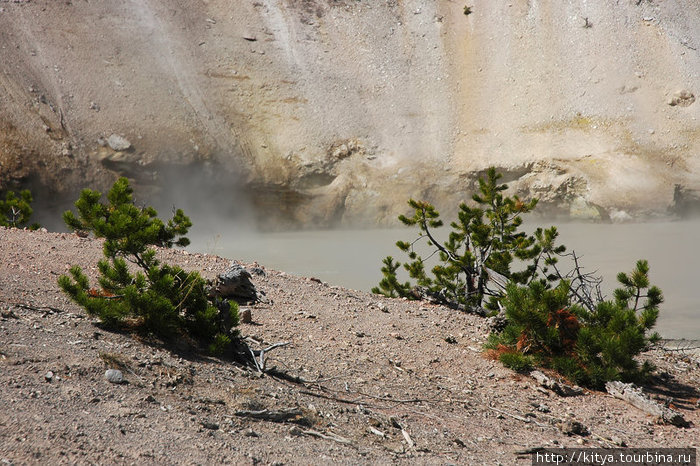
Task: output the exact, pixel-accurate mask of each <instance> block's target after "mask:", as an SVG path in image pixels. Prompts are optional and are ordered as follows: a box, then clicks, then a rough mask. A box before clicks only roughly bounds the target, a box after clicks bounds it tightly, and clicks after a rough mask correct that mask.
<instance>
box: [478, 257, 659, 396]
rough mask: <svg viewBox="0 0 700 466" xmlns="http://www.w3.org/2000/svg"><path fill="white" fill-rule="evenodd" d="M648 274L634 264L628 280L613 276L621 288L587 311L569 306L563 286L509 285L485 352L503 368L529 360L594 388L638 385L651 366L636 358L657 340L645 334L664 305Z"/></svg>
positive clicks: (567, 290)
mask: <svg viewBox="0 0 700 466" xmlns="http://www.w3.org/2000/svg"><path fill="white" fill-rule="evenodd" d="M648 274H649V265H648V263H647V262H646V261H638V262H637V265H636V268H635V270H634V271H633V272H632V273H631V274H625V273H620V274H619V275H618V277H617V278H618V281H619V282H620V283H621V285H622V287H620V288H618V289H617V290H615V299H614V300H608V301H600V302H598V303H597V305H596V306H595V307H594V308H592V309H588V308H586V307H585V306H583V305H580V304H576V303H572V298H573V297H572V294H571V288H570V282H569V281H568V280H562V281H560V282H559V285H558V286H557V287H555V288H549V287H547V286H546V284H545V282H543V281H541V280H537V281H533V282H531V283H530V284H529V285H528V286H519V285H517V284H515V283H511V284H509V285H508V286H507V288H506V295H505V297H504V298H503V300H502V301H501V303H502V305H503V307H504V308H505V311H506V316H507V318H508V324H507V326H506V327H505V329H504V330H503V332H501V333H500V334H491V336H490V337H489V341H488V342H487V344H486V345H485V346H486V348H489V349H491V350H492V351H495V352H496V353H498V355H499V359H500V360H501V362H503V364H504V365H507V366H508V367H513V365H517V366H518V367H522V365H523V361H525V360H529V361H531V362H532V363H534V364H536V365H540V366H544V367H549V368H553V369H555V370H557V371H558V372H560V373H562V374H563V375H565V376H567V377H569V378H570V379H571V380H573V381H575V382H576V383H579V384H581V385H586V386H590V387H593V388H602V387H604V386H605V383H606V382H608V381H611V380H623V381H626V382H631V381H640V380H643V379H644V377H645V376H646V375H647V374H648V373H649V372H650V371H651V370H652V368H653V366H651V364H649V363H648V362H645V363H644V364H642V365H641V367H640V365H639V363H638V362H637V360H636V359H635V358H636V357H637V356H638V355H639V354H640V353H641V352H642V351H644V350H646V349H647V348H648V347H649V345H650V344H651V343H653V342H655V341H657V340H658V339H659V335H658V334H657V333H651V334H650V333H649V332H650V331H651V329H652V327H653V326H654V325H655V324H656V319H657V317H658V314H659V308H658V306H659V304H661V302H662V301H663V297H662V294H661V290H659V289H658V288H657V287H655V286H650V284H649V275H648ZM514 353H517V355H518V356H514V355H513V354H514ZM513 368H514V369H515V367H513Z"/></svg>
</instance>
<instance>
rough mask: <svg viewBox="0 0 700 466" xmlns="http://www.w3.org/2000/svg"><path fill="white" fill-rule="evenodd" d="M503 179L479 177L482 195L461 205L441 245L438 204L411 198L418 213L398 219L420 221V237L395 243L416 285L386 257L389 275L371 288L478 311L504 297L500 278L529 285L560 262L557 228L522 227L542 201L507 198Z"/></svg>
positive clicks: (491, 174)
mask: <svg viewBox="0 0 700 466" xmlns="http://www.w3.org/2000/svg"><path fill="white" fill-rule="evenodd" d="M501 177H502V175H500V174H498V173H497V172H496V170H495V169H494V168H490V169H489V170H488V172H487V174H486V178H485V179H484V178H480V179H479V194H475V195H474V196H473V197H472V199H473V200H474V202H475V203H476V206H475V207H470V206H468V205H467V204H466V203H462V204H461V205H460V206H459V214H458V220H457V221H455V222H452V223H451V227H452V231H451V232H450V234H449V237H448V240H447V241H445V242H442V243H441V242H440V241H439V240H438V239H437V238H436V237H435V236H434V233H433V231H434V230H435V229H437V228H439V227H441V226H442V225H443V222H442V220H440V214H439V213H438V211H437V210H436V209H435V207H434V206H433V205H432V204H430V203H428V202H424V201H416V200H413V199H411V200H409V202H408V203H409V205H410V206H411V208H413V210H414V214H413V216H412V217H410V218H409V217H406V216H404V215H401V216H399V220H400V221H401V222H402V223H403V224H404V225H407V226H414V225H417V226H418V228H419V232H418V237H417V238H415V239H414V240H412V241H410V242H409V241H398V242H397V243H396V245H397V247H398V248H399V249H401V251H403V252H405V253H406V254H407V255H408V258H409V259H410V261H411V262H408V263H405V264H403V267H404V268H405V269H406V270H407V271H408V274H409V276H410V278H412V279H414V280H415V282H416V285H415V286H412V285H411V284H410V283H409V282H403V283H402V282H400V281H399V279H398V277H397V271H398V270H399V268H400V267H401V265H402V264H401V263H400V262H394V259H393V258H392V257H391V256H389V257H387V258H385V259H384V267H383V268H382V273H383V274H384V278H383V279H382V281H381V282H380V283H379V286H378V287H375V288H374V289H373V290H372V291H373V292H374V293H379V294H384V295H386V296H390V297H397V296H401V297H407V298H414V299H415V298H420V297H429V298H430V299H433V300H435V301H438V302H441V303H444V304H447V305H449V306H451V307H455V308H458V309H463V310H468V311H479V309H480V307H481V305H482V303H483V301H484V299H485V298H489V299H491V298H500V297H502V296H503V287H502V286H499V285H498V281H499V280H500V281H508V280H510V281H512V282H514V283H520V284H526V283H529V282H531V281H532V280H533V279H534V278H535V276H536V275H537V273H538V272H540V271H542V272H545V273H546V272H547V269H546V266H548V265H551V264H553V263H555V262H556V254H559V253H562V252H564V247H563V246H555V240H556V237H557V231H556V228H554V227H552V228H549V229H547V230H542V229H537V231H536V232H535V234H534V235H527V234H526V233H524V232H523V231H521V230H520V227H521V225H522V222H523V220H522V215H523V214H526V213H528V212H531V211H532V210H533V209H534V208H535V206H536V205H537V200H536V199H533V200H531V201H529V202H524V201H522V200H521V199H520V198H518V196H512V197H511V196H504V195H503V191H505V190H506V189H507V188H508V186H507V185H505V184H499V180H500V178H501ZM421 241H423V242H424V243H425V244H427V246H428V247H429V248H430V254H429V256H428V257H425V258H424V257H422V256H420V255H419V254H418V252H417V251H416V250H415V245H416V244H417V243H419V242H421ZM433 256H437V258H438V263H437V265H435V266H434V267H433V268H432V269H431V270H430V272H431V273H428V272H427V271H426V263H427V261H428V259H430V258H431V257H433ZM516 260H518V261H520V262H521V263H523V264H524V268H523V269H522V270H519V271H515V272H514V271H512V270H511V268H512V266H513V265H514V263H515V261H516ZM541 266H545V268H542V267H541ZM490 307H491V309H494V310H495V309H497V304H496V302H495V300H493V299H491V303H490Z"/></svg>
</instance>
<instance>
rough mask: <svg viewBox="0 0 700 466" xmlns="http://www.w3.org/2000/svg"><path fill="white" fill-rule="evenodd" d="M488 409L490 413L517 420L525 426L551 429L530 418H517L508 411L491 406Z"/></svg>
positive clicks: (547, 425)
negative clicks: (531, 425)
mask: <svg viewBox="0 0 700 466" xmlns="http://www.w3.org/2000/svg"><path fill="white" fill-rule="evenodd" d="M489 409H490V410H492V411H496V412H497V413H501V414H504V415H506V416H508V417H512V418H513V419H516V420H518V421H522V422H524V423H526V424H535V425H536V426H538V427H552V426H551V425H549V424H543V423H541V422H537V421H535V420H534V419H532V418H528V417H523V416H518V415H517V414H512V413H509V412H508V411H503V410H502V409H498V408H494V407H493V406H489Z"/></svg>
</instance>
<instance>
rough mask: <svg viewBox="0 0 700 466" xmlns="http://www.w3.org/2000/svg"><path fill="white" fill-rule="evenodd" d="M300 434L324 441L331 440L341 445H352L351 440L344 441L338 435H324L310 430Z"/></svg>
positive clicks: (344, 439)
mask: <svg viewBox="0 0 700 466" xmlns="http://www.w3.org/2000/svg"><path fill="white" fill-rule="evenodd" d="M302 433H304V434H306V435H310V436H312V437H317V438H322V439H325V440H332V441H334V442H338V443H342V444H343V445H352V444H353V443H352V441H351V440H349V439H346V438H345V437H341V436H340V435H336V434H324V433H321V432H319V431H317V430H312V429H308V430H302Z"/></svg>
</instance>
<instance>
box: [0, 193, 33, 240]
mask: <svg viewBox="0 0 700 466" xmlns="http://www.w3.org/2000/svg"><path fill="white" fill-rule="evenodd" d="M32 202H34V198H33V197H32V193H31V192H30V191H29V190H28V189H24V190H22V191H20V193H19V196H18V195H17V193H15V192H14V191H8V192H7V193H5V200H4V201H2V200H0V226H4V227H14V228H23V227H25V226H27V224H28V223H29V219H30V217H31V216H32V213H34V210H33V209H32V205H31V204H32ZM29 228H30V229H31V230H36V229H38V228H40V225H39V224H38V223H33V224H31V225H29Z"/></svg>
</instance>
